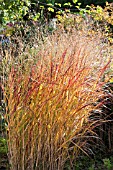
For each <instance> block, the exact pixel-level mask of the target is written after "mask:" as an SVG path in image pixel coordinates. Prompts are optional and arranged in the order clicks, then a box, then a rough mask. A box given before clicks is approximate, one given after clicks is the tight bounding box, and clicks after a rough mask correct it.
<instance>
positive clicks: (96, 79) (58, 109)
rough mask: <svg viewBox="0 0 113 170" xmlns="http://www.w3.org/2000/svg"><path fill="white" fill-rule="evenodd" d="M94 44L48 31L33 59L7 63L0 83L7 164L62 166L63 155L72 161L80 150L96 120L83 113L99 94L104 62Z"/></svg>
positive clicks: (24, 169)
mask: <svg viewBox="0 0 113 170" xmlns="http://www.w3.org/2000/svg"><path fill="white" fill-rule="evenodd" d="M51 37H52V36H51ZM78 37H79V39H77V38H78ZM95 40H96V39H95ZM67 42H68V44H67ZM96 44H98V43H97V40H96V42H95V41H94V39H91V40H89V39H87V38H86V39H85V38H84V37H82V39H81V37H80V36H79V35H76V34H74V35H71V36H70V37H69V36H68V35H67V34H64V35H59V36H58V35H57V36H56V35H54V36H53V37H52V39H51V38H50V39H49V38H48V40H47V42H46V44H45V45H44V47H43V46H42V50H41V51H39V52H37V56H36V57H35V60H29V59H28V60H25V61H24V62H20V63H19V62H18V63H15V64H13V65H12V66H11V69H10V72H9V75H8V77H7V80H6V84H5V87H4V97H5V100H6V121H7V143H8V151H9V154H8V156H9V162H10V165H11V170H17V169H18V170H42V169H43V170H63V169H64V168H65V163H66V161H69V162H70V167H73V160H74V159H75V157H76V156H77V155H78V154H79V150H82V151H83V152H85V153H86V150H87V149H88V148H85V146H86V145H85V144H86V143H87V140H88V137H89V136H88V134H90V136H91V137H94V133H93V127H95V126H96V125H97V124H98V121H90V119H89V116H90V115H91V111H92V110H94V109H95V108H96V107H98V106H97V105H96V106H95V105H94V103H95V102H96V101H97V100H98V99H99V98H100V97H102V96H103V93H102V90H101V87H102V85H103V82H102V81H101V80H102V77H103V73H104V71H105V70H106V68H107V66H108V64H109V62H108V61H107V60H105V56H102V52H103V53H104V55H105V49H104V50H103V51H102V49H103V46H102V49H101V47H100V49H99V47H98V48H96ZM81 45H82V46H81ZM94 47H95V48H94ZM92 48H93V49H94V51H92ZM91 57H92V58H91ZM102 57H103V59H102ZM94 59H95V61H94ZM103 61H104V62H103ZM106 61H107V62H106ZM94 62H95V63H94Z"/></svg>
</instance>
